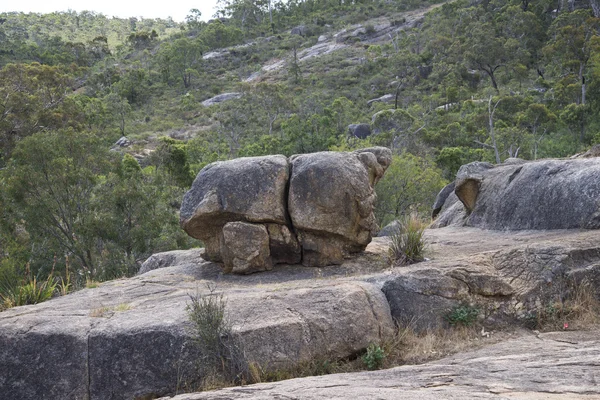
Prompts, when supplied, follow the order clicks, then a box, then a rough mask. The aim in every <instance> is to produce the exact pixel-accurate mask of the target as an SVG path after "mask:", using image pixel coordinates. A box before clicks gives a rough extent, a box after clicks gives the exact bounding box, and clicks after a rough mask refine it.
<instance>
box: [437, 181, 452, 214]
mask: <svg viewBox="0 0 600 400" xmlns="http://www.w3.org/2000/svg"><path fill="white" fill-rule="evenodd" d="M455 185H456V183H455V182H451V183H449V184H447V185H446V186H444V188H443V189H442V190H440V192H439V193H438V195H437V197H436V198H435V203H433V207H432V208H433V210H432V212H431V218H433V219H435V218H436V217H437V216H438V214H439V213H440V211H442V208H443V207H444V204H445V203H446V200H448V197H449V196H450V195H451V194H452V193H454V187H455Z"/></svg>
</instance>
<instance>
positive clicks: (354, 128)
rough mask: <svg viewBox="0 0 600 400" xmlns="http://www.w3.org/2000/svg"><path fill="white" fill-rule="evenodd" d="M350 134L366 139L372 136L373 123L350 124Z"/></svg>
mask: <svg viewBox="0 0 600 400" xmlns="http://www.w3.org/2000/svg"><path fill="white" fill-rule="evenodd" d="M348 134H349V135H350V136H351V137H352V136H353V137H355V138H358V139H366V138H368V137H369V136H371V125H369V124H350V125H348Z"/></svg>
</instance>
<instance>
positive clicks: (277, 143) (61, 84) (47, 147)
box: [0, 0, 600, 307]
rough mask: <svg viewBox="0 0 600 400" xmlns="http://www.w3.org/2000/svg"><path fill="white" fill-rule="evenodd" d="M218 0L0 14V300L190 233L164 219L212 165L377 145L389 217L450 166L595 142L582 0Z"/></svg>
mask: <svg viewBox="0 0 600 400" xmlns="http://www.w3.org/2000/svg"><path fill="white" fill-rule="evenodd" d="M223 4H224V8H223V9H222V10H221V11H222V12H221V14H222V15H223V18H221V19H219V20H213V21H211V22H209V23H205V22H202V21H200V20H199V19H198V18H196V17H195V16H194V14H193V13H192V14H190V17H189V18H188V20H187V22H186V23H183V24H178V23H175V22H173V21H171V20H159V19H156V20H137V19H118V18H108V17H106V16H103V15H101V14H97V13H93V12H84V13H74V12H70V13H53V14H48V15H37V14H23V13H4V14H1V15H0V39H1V42H0V67H1V68H2V69H1V70H0V99H2V100H0V143H1V150H2V155H1V158H0V168H2V169H1V170H0V188H1V190H0V193H1V194H0V212H1V213H2V219H1V224H0V272H1V275H0V276H1V277H0V281H2V285H3V286H2V287H3V288H0V293H2V296H3V297H2V298H3V299H4V302H5V305H4V306H5V307H9V306H11V305H14V304H11V301H8V300H6V298H7V297H9V296H8V295H6V293H9V292H10V291H11V290H12V291H14V288H15V287H20V286H21V285H23V284H25V283H27V282H29V281H27V280H32V279H33V277H34V276H36V277H37V279H38V280H39V281H43V282H50V281H54V280H55V279H58V277H60V278H61V279H63V281H62V282H64V284H65V285H66V286H65V287H66V289H65V290H66V291H69V290H71V289H73V288H80V287H83V286H85V285H86V282H87V283H88V284H89V283H90V282H93V281H95V280H107V279H113V278H116V277H121V276H127V275H131V274H134V273H135V272H136V271H137V270H138V268H139V265H140V263H141V262H142V261H143V260H145V259H146V258H147V257H148V256H150V255H151V254H153V253H155V252H158V251H166V250H173V249H185V248H189V247H190V246H194V245H197V243H194V242H192V241H191V240H190V239H189V238H187V237H185V235H184V234H183V233H182V232H181V230H180V228H179V226H178V214H177V213H178V209H179V206H180V202H181V196H182V194H183V192H184V191H185V190H187V189H188V188H189V186H190V184H191V181H192V179H193V177H194V176H195V175H196V173H197V172H198V171H199V170H200V169H201V168H202V167H204V166H205V165H207V164H208V163H210V162H213V161H217V160H226V159H230V158H235V157H239V156H255V155H264V154H284V155H291V154H296V153H305V152H313V151H322V150H347V149H354V148H359V147H367V146H370V145H383V146H387V147H390V148H391V149H392V150H393V151H394V154H395V156H394V161H393V164H392V166H391V167H390V171H389V172H388V174H387V175H386V177H385V178H384V179H383V180H382V181H381V182H380V183H379V185H378V187H377V192H378V205H377V209H376V216H377V219H378V222H379V223H380V224H381V225H384V224H386V223H387V222H389V221H391V220H392V219H395V218H397V217H399V216H402V215H405V214H409V213H411V212H419V213H421V214H422V215H428V214H429V210H430V207H431V204H433V201H434V199H435V195H436V194H437V192H438V191H439V189H441V188H442V187H443V186H444V185H445V184H446V183H447V182H448V181H450V180H453V178H454V174H455V173H456V171H457V170H458V168H459V166H460V165H462V164H465V163H468V162H471V161H491V162H496V163H498V162H501V161H503V160H504V159H506V158H509V157H517V156H518V157H521V158H525V159H536V158H543V157H566V156H570V155H572V154H574V153H578V152H581V151H584V150H586V149H587V148H589V147H590V146H592V145H593V144H595V143H597V142H598V141H599V139H600V136H599V133H598V132H599V123H600V119H599V118H598V115H599V113H598V107H599V106H600V92H599V90H600V85H599V83H600V79H599V78H600V76H599V74H600V68H599V65H600V58H599V57H598V54H599V53H598V49H599V47H598V46H599V45H600V36H599V28H600V25H599V23H600V20H599V19H598V18H597V17H598V14H597V9H598V8H597V7H595V2H593V1H592V2H590V3H587V2H579V1H575V2H568V3H565V4H564V7H562V6H561V8H559V9H556V4H555V3H554V2H549V1H541V2H536V3H530V2H527V1H506V0H499V1H474V2H468V1H464V0H457V1H453V2H449V3H446V4H437V3H436V2H435V1H432V2H419V1H411V2H400V1H374V2H361V1H355V2H352V3H350V2H349V3H345V2H338V1H325V2H317V1H304V2H288V3H286V4H283V3H277V4H274V8H273V9H272V10H271V13H269V10H268V7H267V6H266V5H264V6H261V5H257V3H255V2H245V1H241V0H231V1H227V2H224V3H223ZM561 4H562V3H561ZM224 94H229V95H228V96H221V97H219V98H218V100H220V99H223V98H226V99H228V100H226V101H222V102H217V101H215V100H213V101H208V102H207V100H210V99H212V98H214V97H215V96H218V95H224ZM349 126H352V130H349ZM352 132H353V133H352ZM23 276H25V277H27V278H26V279H25V278H23ZM49 276H50V278H48V277H49ZM24 279H25V280H24ZM67 282H68V283H67Z"/></svg>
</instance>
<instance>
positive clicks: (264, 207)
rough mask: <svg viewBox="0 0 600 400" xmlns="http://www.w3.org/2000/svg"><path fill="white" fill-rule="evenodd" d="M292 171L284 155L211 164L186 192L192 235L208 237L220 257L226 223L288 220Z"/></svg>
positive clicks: (212, 254) (185, 224)
mask: <svg viewBox="0 0 600 400" xmlns="http://www.w3.org/2000/svg"><path fill="white" fill-rule="evenodd" d="M288 177H289V165H288V160H287V158H286V157H284V156H265V157H248V158H238V159H235V160H230V161H226V162H216V163H212V164H209V165H207V166H206V167H204V168H203V169H202V170H201V171H200V172H199V173H198V176H197V177H196V179H195V180H194V183H193V184H192V187H191V189H190V190H189V191H188V192H187V193H186V194H185V196H184V198H183V202H182V205H181V211H180V221H181V226H182V228H183V229H184V230H185V231H186V232H187V233H188V235H190V236H192V237H194V238H197V239H200V240H202V241H204V243H205V246H206V257H207V258H208V259H211V260H214V261H220V260H221V255H220V251H221V243H220V239H221V229H222V227H223V226H224V225H225V224H226V223H228V222H235V221H242V222H255V223H263V222H267V223H278V224H284V225H285V224H286V223H287V210H286V185H287V182H288Z"/></svg>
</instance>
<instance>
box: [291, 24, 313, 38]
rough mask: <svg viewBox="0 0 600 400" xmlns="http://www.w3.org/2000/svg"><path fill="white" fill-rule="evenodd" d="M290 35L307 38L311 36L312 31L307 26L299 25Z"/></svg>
mask: <svg viewBox="0 0 600 400" xmlns="http://www.w3.org/2000/svg"><path fill="white" fill-rule="evenodd" d="M290 34H292V35H300V36H307V35H309V34H310V30H309V29H308V27H307V26H306V25H298V26H296V27H294V28H292V30H291V31H290Z"/></svg>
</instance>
